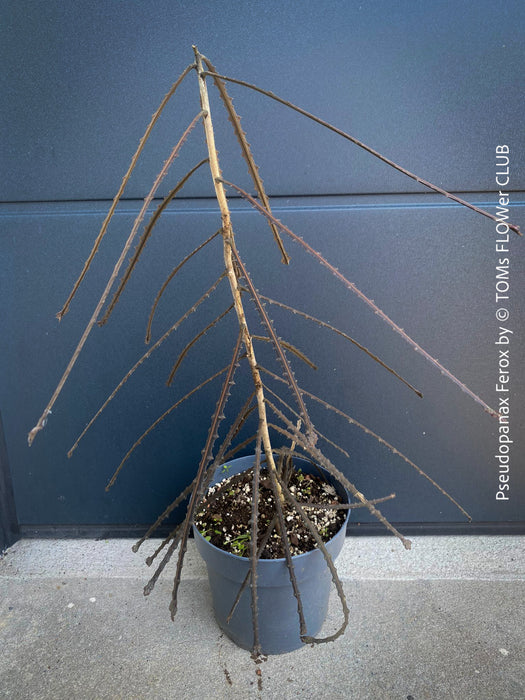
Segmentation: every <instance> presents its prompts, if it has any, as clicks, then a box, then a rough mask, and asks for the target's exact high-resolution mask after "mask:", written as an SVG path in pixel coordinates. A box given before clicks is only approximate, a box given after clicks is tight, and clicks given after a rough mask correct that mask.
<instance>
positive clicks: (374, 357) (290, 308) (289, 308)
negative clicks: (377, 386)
mask: <svg viewBox="0 0 525 700" xmlns="http://www.w3.org/2000/svg"><path fill="white" fill-rule="evenodd" d="M259 296H260V297H261V299H264V301H267V302H268V303H269V304H272V305H274V306H278V307H280V308H281V309H286V310H287V311H291V312H292V313H293V314H297V315H298V316H302V317H303V318H306V319H307V320H309V321H314V323H317V324H318V325H319V326H322V327H323V328H327V329H328V330H331V331H333V332H334V333H336V334H337V335H340V336H341V337H342V338H344V339H345V340H348V341H350V342H351V343H353V344H354V345H355V346H356V347H357V348H359V349H360V350H362V351H363V352H364V353H366V354H367V355H368V356H369V357H370V358H371V359H372V360H374V362H377V363H378V364H380V365H381V367H384V368H385V369H386V370H387V371H388V372H390V373H391V374H393V375H394V377H396V378H397V379H399V380H400V381H402V382H403V384H405V385H406V386H407V387H408V388H409V389H412V391H413V392H414V393H415V394H417V395H418V396H419V398H423V394H422V393H421V392H420V391H419V389H416V388H415V387H413V386H412V384H410V383H409V382H407V380H406V379H404V378H403V377H402V376H401V375H400V374H398V373H397V372H396V371H395V370H394V369H392V367H389V366H388V365H387V364H386V363H385V362H383V360H381V358H379V357H377V355H374V353H373V352H371V351H370V350H369V349H368V348H366V347H365V346H364V345H361V343H358V342H357V340H354V338H352V337H351V336H349V335H348V334H347V333H345V332H344V331H341V330H339V328H336V327H335V326H332V325H331V324H330V323H326V321H321V319H320V318H315V316H311V315H310V314H307V313H305V312H304V311H299V309H296V308H294V307H293V306H288V304H283V303H282V302H281V301H275V299H270V297H267V296H264V294H260V295H259Z"/></svg>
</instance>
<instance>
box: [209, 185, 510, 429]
mask: <svg viewBox="0 0 525 700" xmlns="http://www.w3.org/2000/svg"><path fill="white" fill-rule="evenodd" d="M222 182H223V183H224V184H226V185H228V186H229V187H233V189H235V190H237V192H239V194H241V195H242V196H243V197H244V198H245V199H247V200H248V201H249V202H250V203H251V204H252V205H253V206H254V207H255V209H257V210H258V211H259V212H260V213H261V214H263V215H264V216H266V217H269V218H271V219H272V221H274V223H275V224H276V225H277V226H279V227H280V228H281V230H283V231H284V232H285V233H287V234H288V235H289V236H290V237H291V238H293V240H294V241H296V242H297V243H299V245H301V246H302V247H303V248H304V249H305V250H307V251H308V253H310V255H312V256H313V257H314V258H315V259H316V260H317V261H318V262H320V263H321V264H322V265H324V266H325V267H326V268H328V270H330V272H331V273H332V274H333V275H334V276H335V277H337V279H338V280H339V281H340V282H342V283H343V284H344V285H345V287H347V289H349V290H350V291H351V292H353V293H354V294H356V295H357V296H358V297H359V298H360V299H361V300H362V301H364V302H365V304H367V306H369V307H370V308H371V309H372V310H373V312H374V313H375V314H377V315H378V316H379V317H380V318H381V319H382V320H383V321H385V323H387V324H388V325H389V326H390V328H392V330H393V331H395V332H396V333H398V334H399V335H400V336H401V337H402V338H403V340H405V341H406V342H407V343H408V344H409V345H410V346H411V347H412V348H413V349H414V350H415V351H416V352H417V353H419V354H420V355H422V356H423V357H424V358H425V359H426V360H428V362H430V363H431V364H432V365H434V367H437V369H439V371H440V372H441V374H443V375H445V376H446V377H448V378H449V379H450V380H451V381H452V382H454V384H456V385H457V386H458V387H459V388H460V389H461V390H462V391H464V392H465V393H466V394H468V396H470V398H471V399H473V400H474V401H475V402H476V403H478V404H480V406H481V407H482V408H483V409H484V410H485V411H487V413H490V414H491V415H492V416H494V417H498V416H499V413H498V412H497V411H495V410H494V409H493V408H491V407H490V406H488V405H487V404H486V403H485V402H484V401H483V400H482V399H481V398H480V397H479V396H478V395H477V394H475V393H474V392H473V391H471V390H470V389H469V388H468V387H467V386H466V385H465V384H463V382H462V381H460V380H459V379H458V378H457V377H455V376H454V375H453V374H452V372H450V371H449V370H448V369H446V367H443V365H442V364H441V363H440V362H439V360H437V359H435V358H434V357H432V355H429V353H428V352H427V351H426V350H423V348H422V347H421V346H420V345H419V344H418V343H416V341H415V340H413V339H412V338H411V337H410V336H409V335H408V334H407V333H405V331H404V330H403V328H401V327H400V326H398V325H397V323H394V321H392V319H391V318H390V317H389V316H387V314H385V312H384V311H382V310H381V309H380V308H379V307H378V306H377V304H376V303H375V302H374V301H373V300H372V299H369V298H368V297H367V296H366V294H363V292H362V291H361V290H360V289H358V288H357V287H356V285H355V284H354V283H353V282H349V281H348V280H347V279H346V277H345V276H344V275H343V274H341V272H339V270H338V269H337V268H336V267H334V266H333V265H332V264H331V263H329V262H328V260H326V259H325V258H324V257H323V256H322V255H321V253H319V252H318V251H316V250H314V248H312V246H311V245H309V244H308V243H306V241H304V240H303V239H302V238H301V237H300V236H298V235H297V234H295V233H294V232H293V231H291V230H290V229H289V228H288V227H287V226H285V225H284V224H283V223H281V222H280V221H279V220H278V219H276V218H275V217H274V216H273V214H269V212H268V211H267V210H266V209H264V207H262V206H261V205H260V204H259V202H257V201H256V200H255V199H254V198H253V197H252V196H251V195H249V194H248V193H247V192H245V191H244V190H243V189H241V188H240V187H238V186H237V185H234V184H233V183H231V182H228V181H227V180H222Z"/></svg>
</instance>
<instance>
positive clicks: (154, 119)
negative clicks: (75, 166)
mask: <svg viewBox="0 0 525 700" xmlns="http://www.w3.org/2000/svg"><path fill="white" fill-rule="evenodd" d="M193 68H195V64H194V63H191V64H190V65H189V66H187V68H185V69H184V70H183V71H182V73H181V74H180V76H179V77H178V78H177V80H176V81H175V82H174V83H173V85H172V86H171V88H170V90H169V91H168V92H167V94H166V95H165V96H164V99H163V100H162V102H161V103H160V105H159V108H158V109H157V111H156V112H155V113H154V114H153V116H152V118H151V121H150V123H149V124H148V127H147V129H146V131H145V132H144V135H143V136H142V138H141V139H140V141H139V145H138V148H137V150H136V151H135V153H134V155H133V158H132V159H131V163H130V165H129V168H128V170H127V171H126V174H125V175H124V177H123V179H122V183H121V185H120V187H119V190H118V192H117V194H116V195H115V197H114V199H113V203H112V205H111V208H110V210H109V212H108V213H107V216H106V218H105V219H104V222H103V224H102V228H101V229H100V232H99V234H98V236H97V239H96V241H95V244H94V246H93V249H92V250H91V253H90V254H89V257H88V259H87V260H86V262H85V263H84V268H83V269H82V272H81V273H80V276H79V278H78V279H77V281H76V282H75V285H74V287H73V290H72V292H71V294H70V295H69V297H68V298H67V301H66V303H65V304H64V306H63V308H62V310H61V311H59V312H58V314H57V318H58V320H59V321H60V320H62V318H63V317H64V315H65V314H67V312H68V311H69V306H70V304H71V301H72V300H73V297H74V296H75V294H76V292H77V289H78V288H79V286H80V285H81V283H82V280H83V279H84V277H85V276H86V273H87V271H88V270H89V268H90V266H91V263H92V262H93V258H94V257H95V255H96V253H97V251H98V249H99V247H100V243H101V241H102V239H103V238H104V236H105V234H106V231H107V228H108V226H109V222H110V221H111V219H112V217H113V214H114V213H115V209H116V208H117V204H118V203H119V201H120V198H121V197H122V194H123V192H124V189H125V188H126V185H127V184H128V181H129V178H130V177H131V173H132V172H133V170H134V168H135V165H136V164H137V161H138V159H139V156H140V154H141V153H142V150H143V149H144V146H145V145H146V141H147V140H148V138H149V136H150V134H151V132H152V130H153V127H154V126H155V123H156V122H157V120H158V118H159V117H160V115H161V113H162V110H163V109H164V107H165V106H166V105H167V104H168V102H169V101H170V99H171V98H172V96H173V95H174V93H175V90H176V89H177V88H178V87H179V85H180V84H181V82H182V81H183V80H184V78H185V77H186V76H187V75H188V73H189V72H190V71H191V70H193Z"/></svg>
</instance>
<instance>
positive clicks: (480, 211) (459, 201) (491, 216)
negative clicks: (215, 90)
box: [204, 70, 522, 236]
mask: <svg viewBox="0 0 525 700" xmlns="http://www.w3.org/2000/svg"><path fill="white" fill-rule="evenodd" d="M204 75H209V76H210V77H212V78H213V79H217V80H226V81H228V82H230V83H235V84H237V85H242V86H243V87H247V88H250V90H255V91H256V92H259V93H261V94H262V95H266V97H271V98H272V100H276V101H277V102H280V103H281V104H283V105H284V106H285V107H289V108H290V109H293V110H294V111H296V112H299V114H302V115H303V116H305V117H308V119H311V120H312V121H314V122H317V124H320V125H321V126H324V127H326V128H327V129H330V131H333V132H335V133H336V134H338V135H339V136H342V137H343V138H345V139H347V140H348V141H351V142H352V143H354V144H355V145H356V146H359V148H362V149H363V150H365V151H367V152H368V153H370V154H371V155H373V156H375V157H376V158H378V159H379V160H381V161H383V163H386V164H387V165H390V167H392V168H394V169H395V170H398V171H399V172H400V173H403V175H406V176H407V177H409V178H411V179H412V180H415V181H416V182H419V184H420V185H423V186H424V187H428V189H430V190H433V191H434V192H437V193H438V194H441V195H443V196H444V197H447V198H448V199H451V200H452V201H453V202H456V204H460V205H461V206H464V207H467V208H468V209H472V211H475V212H476V213H477V214H481V215H482V216H486V217H487V218H488V219H491V220H492V221H496V222H497V221H499V219H498V217H497V216H494V214H491V213H490V212H488V211H485V210H484V209H480V207H476V206H475V205H474V204H471V203H470V202H467V201H465V200H464V199H461V198H460V197H457V196H456V195H454V194H452V193H450V192H447V191H446V190H444V189H443V188H441V187H439V186H438V185H433V184H432V183H431V182H428V180H423V178H421V177H419V176H418V175H415V174H414V173H412V172H410V170H406V168H403V167H402V166H401V165H398V164H397V163H394V161H393V160H390V158H386V157H385V156H383V155H381V153H379V152H378V151H376V150H375V149H373V148H371V147H370V146H367V145H366V144H365V143H363V142H362V141H359V140H358V139H356V138H355V137H354V136H350V134H347V133H346V132H345V131H343V130H342V129H338V128H337V127H336V126H333V125H332V124H330V123H328V122H326V121H324V119H320V118H319V117H316V116H315V115H314V114H311V113H310V112H307V111H306V110H305V109H301V107H297V105H294V104H292V103H291V102H289V101H288V100H284V99H283V98H281V97H278V96H277V95H275V94H274V93H273V92H270V91H269V90H263V89H262V88H260V87H257V85H252V84H251V83H247V82H245V81H244V80H236V79H235V78H229V77H228V76H226V75H220V74H219V73H215V72H214V71H211V70H210V71H205V72H204ZM508 227H509V228H510V229H511V230H512V231H514V233H517V234H518V236H521V235H522V233H521V231H520V229H519V226H516V225H514V224H508Z"/></svg>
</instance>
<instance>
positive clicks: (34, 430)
mask: <svg viewBox="0 0 525 700" xmlns="http://www.w3.org/2000/svg"><path fill="white" fill-rule="evenodd" d="M202 116H203V113H202V111H201V112H199V113H198V114H197V115H195V117H194V118H193V120H192V121H191V123H190V124H189V126H188V127H187V128H186V130H185V131H184V133H183V135H182V136H181V138H180V139H179V141H178V143H177V144H176V145H175V146H174V148H173V150H172V151H171V154H170V156H169V158H168V160H167V161H166V162H165V163H164V165H163V167H162V170H161V171H160V173H159V174H158V175H157V177H156V178H155V182H154V183H153V185H152V187H151V189H150V191H149V193H148V195H147V196H146V198H145V199H144V203H143V205H142V208H141V210H140V212H139V214H138V216H137V218H136V219H135V222H134V224H133V228H132V230H131V233H130V234H129V236H128V239H127V241H126V243H125V245H124V247H123V249H122V251H121V253H120V257H119V259H118V260H117V262H116V264H115V267H114V268H113V272H112V273H111V276H110V278H109V280H108V282H107V284H106V287H105V289H104V291H103V292H102V296H101V297H100V299H99V301H98V303H97V305H96V307H95V310H94V311H93V314H92V316H91V319H90V320H89V322H88V324H87V326H86V328H85V330H84V332H83V334H82V337H81V338H80V341H79V343H78V345H77V347H76V349H75V351H74V353H73V355H72V357H71V359H70V360H69V363H68V365H67V367H66V370H65V372H64V374H63V375H62V378H61V379H60V381H59V383H58V385H57V387H56V389H55V391H54V392H53V395H52V397H51V399H50V401H49V403H48V404H47V406H46V407H45V409H44V412H43V413H42V415H41V416H40V418H39V420H38V422H37V424H36V425H35V427H34V428H32V429H31V430H30V431H29V435H28V436H27V441H28V444H29V446H30V447H31V445H32V444H33V440H34V439H35V437H36V436H37V434H38V433H39V432H40V431H41V430H42V428H44V426H45V425H46V423H47V418H48V416H49V415H50V413H51V409H52V408H53V406H54V404H55V401H56V400H57V398H58V396H59V395H60V392H61V391H62V388H63V387H64V384H65V383H66V381H67V379H68V377H69V375H70V374H71V370H72V369H73V367H74V365H75V362H76V361H77V359H78V356H79V355H80V352H81V351H82V348H83V347H84V345H85V343H86V340H87V339H88V336H89V334H90V333H91V331H92V329H93V326H94V325H95V324H96V322H97V319H98V315H99V313H100V311H101V310H102V308H103V306H104V304H105V303H106V299H107V297H108V295H109V293H110V291H111V288H112V287H113V284H114V283H115V280H116V279H117V277H118V274H119V271H120V268H121V267H122V264H123V262H124V260H125V259H126V256H127V254H128V252H129V249H130V248H131V245H132V243H133V240H134V238H135V235H136V233H137V231H138V228H139V226H140V224H141V222H142V219H143V218H144V215H145V213H146V210H147V209H148V207H149V205H150V203H151V200H152V199H153V197H154V196H155V192H156V191H157V189H158V188H159V186H160V184H161V182H162V180H163V179H164V177H165V175H166V173H167V172H168V170H169V168H170V166H171V164H172V163H173V161H174V160H175V158H176V157H177V155H178V154H179V151H180V149H181V147H182V145H183V143H184V141H185V140H186V138H187V136H188V134H189V133H190V131H191V130H192V129H193V127H194V126H195V124H196V123H197V121H198V120H199V119H200V118H201V117H202Z"/></svg>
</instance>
